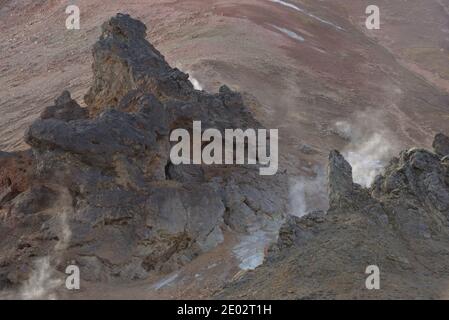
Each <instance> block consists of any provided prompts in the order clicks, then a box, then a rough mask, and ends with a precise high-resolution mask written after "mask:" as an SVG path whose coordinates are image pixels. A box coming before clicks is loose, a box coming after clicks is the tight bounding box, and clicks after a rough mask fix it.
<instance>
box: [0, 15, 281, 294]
mask: <svg viewBox="0 0 449 320" xmlns="http://www.w3.org/2000/svg"><path fill="white" fill-rule="evenodd" d="M145 35H146V27H145V26H144V25H143V24H142V23H141V22H139V21H137V20H134V19H132V18H130V17H129V16H127V15H122V14H119V15H117V16H116V17H114V18H112V19H111V20H109V21H108V22H106V23H105V24H104V25H103V34H102V36H101V38H100V40H99V41H98V42H97V44H95V46H94V50H93V55H94V64H93V71H94V80H93V86H92V88H91V89H90V90H89V93H88V94H87V95H86V98H85V100H86V103H87V105H88V107H87V109H84V108H81V107H80V106H79V105H78V104H77V103H76V102H75V101H74V100H72V99H71V97H70V94H69V93H68V92H63V94H62V95H61V96H60V97H59V98H57V99H56V101H55V105H54V106H51V107H48V108H47V109H46V110H45V111H44V112H43V113H42V115H41V117H40V118H39V119H38V120H36V121H35V122H34V123H33V124H32V125H31V127H30V128H29V130H28V131H27V133H26V141H27V143H28V144H29V145H30V146H31V147H32V153H33V166H31V165H30V164H28V166H29V167H32V168H33V170H32V171H33V179H32V185H33V187H30V186H31V183H23V184H22V183H19V180H11V181H12V183H10V184H9V185H8V183H5V182H2V183H3V184H2V185H1V186H2V188H1V189H0V195H1V201H2V203H3V202H4V203H6V204H7V206H5V207H8V208H9V211H10V215H9V216H8V219H7V220H6V221H5V222H3V224H2V233H1V234H2V235H1V236H0V240H1V243H2V246H1V248H0V250H1V252H2V254H3V253H4V255H3V258H2V259H3V260H2V259H0V265H2V266H4V267H3V268H2V270H0V271H1V272H0V277H3V276H4V275H5V274H6V277H7V278H8V279H16V280H13V282H14V284H15V285H17V283H15V282H17V281H19V280H17V279H21V278H22V276H20V277H19V276H17V270H30V269H32V262H33V259H32V257H36V256H40V255H46V256H50V257H52V263H53V264H56V267H58V268H59V269H63V268H64V264H63V263H62V261H75V262H76V263H78V264H79V265H80V266H81V269H82V270H81V275H82V277H83V279H86V280H89V281H112V280H114V279H116V280H117V279H119V280H132V279H140V278H145V277H147V276H148V275H149V273H150V272H164V273H166V272H171V271H173V270H175V269H177V268H179V267H180V266H182V265H183V264H185V263H187V262H189V261H191V260H192V259H193V258H194V257H196V256H198V254H201V253H203V252H206V251H208V250H210V249H212V248H214V247H215V246H217V245H218V244H219V243H221V242H222V241H223V232H222V228H231V229H232V228H234V229H235V231H246V230H247V229H248V226H247V225H245V222H241V223H240V224H239V223H235V224H232V223H229V225H228V226H227V225H226V221H236V217H241V215H242V213H241V212H240V211H239V210H240V208H241V207H242V206H246V207H247V209H246V211H245V212H244V213H243V215H247V216H251V217H253V218H254V219H247V220H246V223H247V224H252V227H253V228H258V227H259V228H263V227H264V226H266V225H268V224H270V223H272V222H276V221H279V220H281V219H282V218H283V215H284V213H285V212H286V203H287V200H286V195H287V194H288V192H287V190H286V183H284V182H283V178H282V177H281V178H279V177H276V178H275V177H261V176H259V172H258V168H257V167H255V166H253V167H249V166H248V167H246V166H241V167H234V166H223V167H221V168H217V167H214V166H173V165H172V164H171V162H170V161H169V153H170V147H171V144H170V141H169V134H170V132H171V130H173V129H174V128H186V129H191V126H192V121H193V120H200V121H202V123H203V129H204V130H205V129H207V128H208V127H214V128H217V129H219V130H224V129H225V128H242V129H245V128H247V127H252V128H256V129H257V128H260V127H261V126H260V124H258V122H257V121H256V120H255V119H254V118H253V117H252V116H251V114H250V113H249V112H248V111H247V109H246V107H245V105H244V104H243V102H242V98H241V95H240V94H238V93H236V92H233V91H231V90H230V89H227V88H223V89H221V90H220V93H217V94H207V93H205V92H199V91H195V90H194V89H193V86H192V85H191V83H190V82H189V80H188V75H186V74H184V73H182V72H181V71H179V70H177V69H172V68H171V67H170V66H169V65H168V64H167V63H166V61H165V60H164V57H163V56H162V55H161V54H160V53H159V52H158V51H157V50H156V49H155V48H154V47H153V46H152V45H151V44H150V43H148V42H147V41H146V40H145ZM11 157H15V156H14V155H9V154H8V155H1V158H0V161H13V162H14V163H17V161H18V160H10V158H11ZM0 169H1V168H0ZM2 170H3V169H2ZM2 172H3V171H0V173H2ZM9 176H10V175H9V174H8V173H2V176H1V177H2V179H3V177H5V179H3V180H5V181H6V178H7V177H9ZM3 180H2V181H3ZM16 181H17V182H16ZM16 186H19V187H16ZM230 186H232V192H231V188H230ZM8 187H9V189H8ZM16 189H17V192H18V193H21V194H20V196H18V197H17V198H16V196H17V195H16V194H12V195H11V192H13V193H14V190H16ZM236 195H239V197H237V196H236ZM225 215H226V217H227V219H224V217H225ZM225 220H226V221H225ZM254 224H255V225H254ZM240 226H243V227H242V228H240ZM23 235H26V239H27V240H26V245H25V246H24V245H23V243H22V244H20V246H21V247H23V248H25V249H24V251H16V250H15V249H16V247H17V246H18V245H19V244H18V239H20V238H21V237H22V236H23ZM6 244H8V245H6ZM18 257H20V259H18ZM56 257H57V258H56ZM53 260H54V261H53ZM25 267H26V268H25ZM20 275H23V272H20Z"/></svg>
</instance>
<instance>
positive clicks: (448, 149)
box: [432, 133, 449, 157]
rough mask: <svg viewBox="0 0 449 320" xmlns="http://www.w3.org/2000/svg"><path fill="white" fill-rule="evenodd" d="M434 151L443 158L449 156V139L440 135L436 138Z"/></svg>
mask: <svg viewBox="0 0 449 320" xmlns="http://www.w3.org/2000/svg"><path fill="white" fill-rule="evenodd" d="M432 146H433V149H434V150H435V153H436V154H437V155H439V156H441V157H445V156H448V155H449V137H448V136H446V135H444V134H442V133H439V134H437V135H436V136H435V139H434V141H433V145H432Z"/></svg>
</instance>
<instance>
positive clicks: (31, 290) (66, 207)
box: [19, 190, 73, 300]
mask: <svg viewBox="0 0 449 320" xmlns="http://www.w3.org/2000/svg"><path fill="white" fill-rule="evenodd" d="M50 211H54V212H55V214H56V216H55V222H56V228H57V233H58V235H59V241H58V242H57V243H56V245H55V247H54V249H53V252H52V253H51V254H49V255H48V256H45V257H41V258H38V259H36V260H35V262H34V268H33V271H32V272H31V275H30V277H29V279H28V281H26V282H25V283H24V285H23V286H22V288H20V290H19V295H20V297H21V298H22V299H24V300H41V299H50V300H55V299H57V295H56V293H55V292H56V290H57V289H58V288H60V287H61V285H62V284H63V282H64V281H63V280H62V279H61V278H60V277H58V272H57V271H56V270H55V269H54V268H53V267H52V263H53V264H54V265H58V264H60V263H61V261H62V255H63V252H64V250H66V249H67V247H68V245H69V242H70V239H71V236H72V232H71V229H70V226H69V224H68V217H69V214H71V213H73V208H72V197H71V195H70V193H69V191H68V190H62V191H61V190H60V194H59V197H58V200H57V201H56V202H55V204H54V207H53V208H52V209H50Z"/></svg>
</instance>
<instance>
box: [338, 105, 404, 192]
mask: <svg viewBox="0 0 449 320" xmlns="http://www.w3.org/2000/svg"><path fill="white" fill-rule="evenodd" d="M334 132H335V133H337V134H338V135H340V136H341V137H342V138H344V139H345V140H348V142H349V144H348V145H347V146H346V147H345V148H344V149H343V152H342V153H343V156H344V157H345V158H346V160H348V162H349V163H350V164H351V166H352V174H353V178H354V182H355V183H358V184H360V185H361V186H363V187H369V186H371V184H372V183H373V181H374V179H375V178H376V176H377V175H379V174H381V173H382V172H383V169H384V167H385V165H386V164H387V163H388V161H389V160H390V159H391V158H392V157H393V156H394V154H396V153H397V152H398V151H399V149H400V147H399V144H398V142H397V139H396V137H395V135H394V133H393V132H392V131H391V130H390V129H388V128H387V126H386V125H385V118H384V117H383V116H382V115H381V114H379V113H358V114H356V115H355V117H354V119H352V120H351V121H338V122H337V123H336V124H335V127H334Z"/></svg>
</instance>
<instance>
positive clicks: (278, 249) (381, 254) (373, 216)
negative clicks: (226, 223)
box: [217, 149, 449, 299]
mask: <svg viewBox="0 0 449 320" xmlns="http://www.w3.org/2000/svg"><path fill="white" fill-rule="evenodd" d="M448 173H449V163H447V162H446V161H445V160H444V159H440V157H438V156H436V155H435V154H434V153H432V152H430V151H427V150H422V149H412V150H408V151H404V152H402V153H401V155H400V156H399V158H395V159H393V160H392V161H391V163H390V165H389V166H387V168H386V169H385V172H384V174H383V175H381V176H379V177H378V178H377V180H376V182H375V183H374V185H373V187H372V189H371V190H366V189H363V188H361V187H360V186H358V185H356V184H353V182H352V176H351V167H350V165H349V164H348V163H347V162H346V160H345V159H344V158H343V157H342V156H341V155H340V154H339V153H338V152H335V151H333V152H331V154H330V157H329V194H330V199H331V204H330V209H329V211H328V212H327V214H323V213H311V214H309V215H307V216H305V217H302V218H297V217H290V218H288V219H287V220H286V223H285V224H284V225H283V226H282V228H281V230H280V235H279V241H278V243H277V244H276V245H275V246H273V247H272V248H271V249H270V254H269V256H268V258H267V262H266V263H265V264H264V265H262V266H261V267H259V268H257V269H256V270H255V271H254V272H251V273H248V274H247V275H245V276H244V277H243V278H241V279H240V280H238V281H235V282H234V283H232V284H231V285H229V286H228V287H227V288H225V289H224V291H223V292H221V293H220V294H218V295H217V297H219V298H226V299H229V298H238V297H242V296H244V297H245V298H248V299H271V298H273V297H275V298H278V299H348V298H352V299H379V298H383V299H404V298H414V299H415V298H417V297H418V298H423V299H432V298H433V299H438V298H440V299H442V298H443V299H444V298H447V284H448V283H449V259H448V258H449V180H448ZM370 194H371V195H370ZM371 265H375V266H378V267H379V269H380V290H368V289H367V288H366V287H365V281H366V279H367V277H368V274H366V273H365V270H366V269H367V267H368V266H371Z"/></svg>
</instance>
